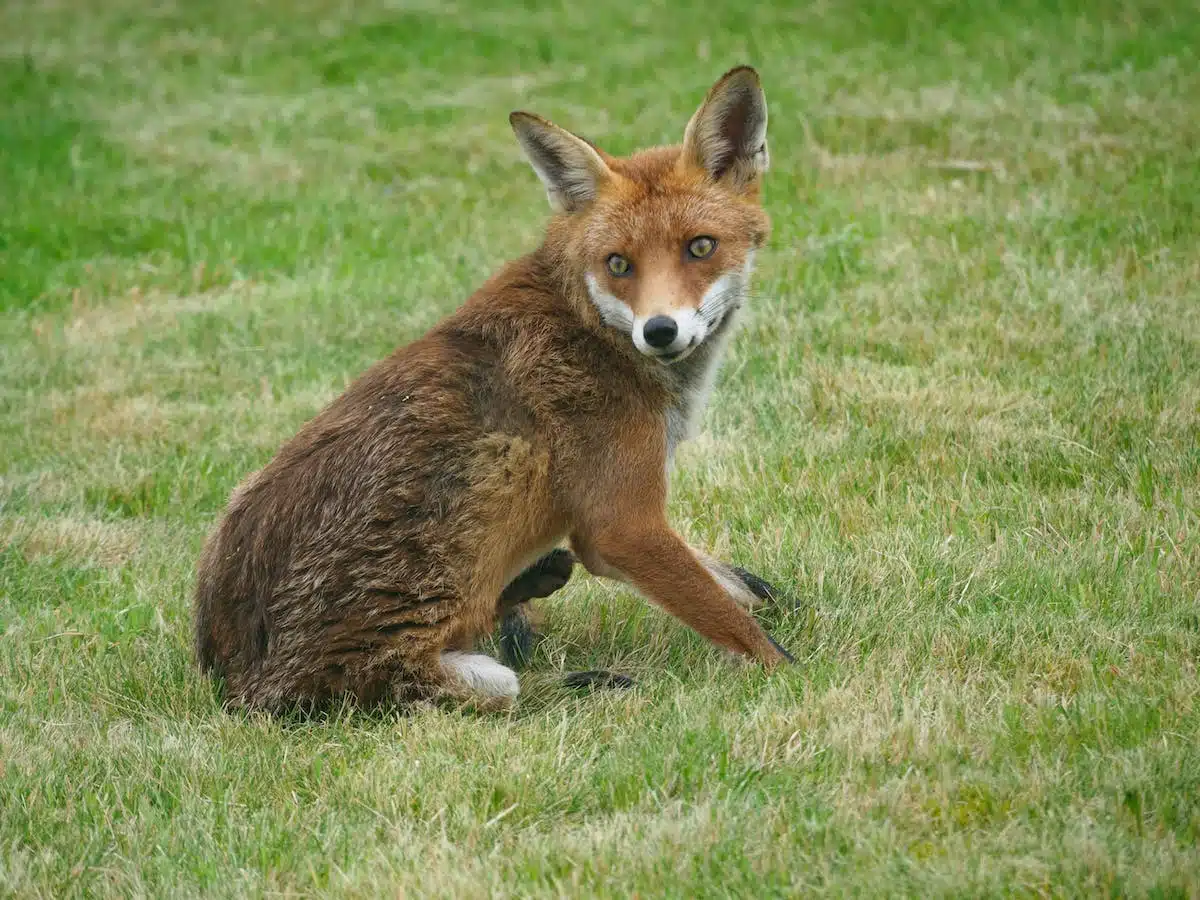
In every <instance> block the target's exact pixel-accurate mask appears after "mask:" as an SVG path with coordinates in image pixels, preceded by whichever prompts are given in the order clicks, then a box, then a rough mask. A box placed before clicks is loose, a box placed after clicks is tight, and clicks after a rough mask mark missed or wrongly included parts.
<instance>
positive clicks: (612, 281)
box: [510, 68, 770, 366]
mask: <svg viewBox="0 0 1200 900" xmlns="http://www.w3.org/2000/svg"><path fill="white" fill-rule="evenodd" d="M510 120H511V122H512V125H513V129H514V130H515V132H516V134H517V138H518V140H519V141H520V143H521V146H522V148H523V149H524V150H525V153H526V155H527V156H528V157H529V160H530V162H531V163H532V165H533V168H534V170H535V171H536V172H537V174H538V176H539V177H540V178H541V180H542V182H543V184H544V185H545V186H546V191H547V194H548V196H549V198H550V202H551V205H552V206H553V207H554V208H555V210H556V211H558V212H559V213H560V216H559V217H558V218H557V219H556V220H555V223H554V224H552V226H551V229H550V232H549V235H548V244H551V243H552V244H554V245H555V247H556V250H557V252H558V254H559V256H560V257H561V258H562V259H563V261H564V262H565V264H566V267H567V269H568V271H569V272H570V273H571V274H572V275H573V276H574V277H578V278H580V279H581V280H582V282H583V288H584V295H585V296H586V298H587V299H588V301H589V302H590V303H591V304H592V306H593V308H594V309H595V311H596V313H597V314H598V315H599V318H600V320H601V321H602V322H603V324H604V325H606V326H608V327H610V328H613V329H616V330H617V331H619V332H621V333H623V334H625V335H627V336H628V337H629V339H630V340H631V342H632V344H633V347H634V348H636V350H637V351H638V352H639V353H641V354H643V355H645V356H647V357H650V358H652V359H654V360H655V361H657V362H658V363H661V364H663V365H667V366H669V365H673V364H675V363H677V362H680V361H681V360H683V359H685V358H686V357H687V356H689V355H690V354H692V353H693V352H694V351H695V350H696V349H697V348H698V347H700V346H701V345H702V344H703V343H704V341H705V340H706V339H708V338H710V337H711V336H712V335H714V334H716V333H718V332H720V331H721V330H722V328H723V326H725V325H726V323H727V322H728V321H729V320H730V319H731V317H732V314H733V313H734V312H735V311H736V310H737V309H738V308H739V307H740V306H741V305H742V303H743V302H744V300H745V297H746V293H747V290H748V286H749V279H750V272H751V270H752V268H753V264H754V253H755V250H757V249H758V248H759V247H760V246H761V245H762V244H763V242H764V241H765V240H766V237H767V234H768V232H769V227H770V225H769V221H768V219H767V216H766V213H765V212H763V210H762V208H761V205H760V203H759V195H758V189H759V178H760V176H761V175H762V173H763V172H764V171H766V168H767V162H768V156H767V143H766V129H767V107H766V99H765V97H764V96H763V91H762V87H761V86H760V84H759V80H758V75H757V74H756V73H755V72H754V70H753V69H749V68H738V69H734V70H732V71H730V72H728V73H727V74H726V75H725V76H724V77H722V78H721V79H720V80H719V81H718V82H717V83H716V84H715V85H714V86H713V87H712V89H711V90H710V91H709V94H708V96H707V98H706V99H705V101H704V103H703V104H702V105H701V106H700V108H699V109H698V110H697V111H696V113H695V115H694V116H693V117H692V119H691V121H690V122H689V123H688V125H687V128H686V129H685V131H684V137H683V143H682V144H681V145H680V146H677V147H662V148H655V149H652V150H646V151H642V152H640V153H636V154H634V155H633V156H630V157H627V158H617V157H613V156H610V155H608V154H607V153H605V152H604V151H602V150H600V149H598V148H597V147H595V146H593V145H592V144H590V143H588V142H587V141H585V140H584V139H583V138H580V137H578V136H576V135H574V134H571V133H570V132H567V131H564V130H563V129H561V128H558V127H557V126H555V125H553V124H551V123H550V122H547V121H545V120H544V119H541V118H538V117H537V116H533V115H531V114H529V113H519V112H518V113H513V115H512V116H511V117H510Z"/></svg>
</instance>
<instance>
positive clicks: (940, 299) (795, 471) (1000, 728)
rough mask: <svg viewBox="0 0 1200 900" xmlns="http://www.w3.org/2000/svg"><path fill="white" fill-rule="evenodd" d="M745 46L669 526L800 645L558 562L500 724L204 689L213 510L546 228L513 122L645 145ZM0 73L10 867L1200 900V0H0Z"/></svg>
mask: <svg viewBox="0 0 1200 900" xmlns="http://www.w3.org/2000/svg"><path fill="white" fill-rule="evenodd" d="M741 62H748V63H752V64H754V65H756V66H757V67H758V68H759V69H760V71H761V73H762V77H763V82H764V86H765V88H766V92H767V98H768V102H769V104H770V109H771V125H770V137H771V156H772V165H773V168H772V171H771V172H770V173H769V176H768V178H767V181H766V186H765V198H766V205H767V208H768V210H769V212H770V214H771V216H772V219H773V222H774V231H773V235H772V238H771V241H770V244H769V247H768V249H767V250H766V251H764V252H763V253H762V254H760V265H759V276H758V279H757V283H756V297H755V300H754V302H753V310H752V313H751V315H750V316H749V317H748V322H747V324H746V325H745V326H744V327H743V329H742V330H741V332H740V333H739V335H738V337H737V338H736V339H735V341H734V342H733V345H732V349H731V352H730V356H729V359H728V362H727V365H726V367H725V368H724V370H723V373H722V376H721V379H720V381H719V385H718V388H717V391H716V394H715V396H714V401H713V404H712V406H711V408H710V409H709V412H708V414H707V416H706V418H705V422H704V430H703V434H702V435H701V436H700V437H698V438H697V439H696V440H695V441H694V442H693V443H692V444H690V445H687V446H686V447H685V448H684V449H683V450H682V452H681V456H680V459H679V465H678V468H677V470H676V472H675V474H674V476H673V482H672V496H671V514H672V518H673V521H674V522H675V524H676V525H677V526H678V528H679V529H680V530H681V531H682V532H683V533H684V534H685V535H687V536H688V538H689V539H690V540H692V541H693V542H694V543H697V544H700V545H704V546H707V547H709V548H712V549H713V550H715V551H717V552H718V553H719V554H720V555H721V556H723V557H725V558H728V559H732V560H734V561H735V562H737V563H739V564H741V565H744V566H746V567H748V568H750V569H752V570H754V571H756V572H758V573H760V574H762V575H764V576H766V577H768V578H770V579H771V580H772V581H775V582H777V583H779V584H781V585H784V586H786V588H787V590H788V592H789V594H790V596H791V599H792V602H790V603H785V604H780V605H779V606H777V607H774V608H771V609H768V610H767V611H765V612H764V613H763V618H764V621H765V622H767V623H768V624H769V627H770V628H771V630H772V632H773V633H774V634H775V636H776V637H777V638H778V639H779V640H780V642H781V643H783V644H784V645H785V646H786V647H787V648H788V649H790V650H791V652H792V653H793V654H794V655H795V656H796V660H797V662H796V665H795V666H792V667H789V668H787V669H786V670H780V671H778V672H777V673H776V674H774V675H771V676H769V677H768V676H765V675H764V674H763V673H762V672H761V671H759V670H758V669H757V668H755V667H753V666H739V665H735V664H733V663H731V662H730V661H728V660H727V659H725V658H724V657H723V656H722V655H721V654H719V653H717V652H716V651H714V650H713V649H712V648H711V647H710V646H708V645H707V644H705V643H704V642H703V641H702V640H701V639H699V638H698V637H696V636H695V635H693V634H691V633H689V632H687V631H686V630H685V629H683V627H682V626H680V625H679V624H678V623H676V622H675V620H673V619H671V618H670V617H668V616H667V615H665V614H663V613H661V612H659V611H658V610H656V609H653V608H650V607H648V606H647V605H646V604H645V603H644V602H643V601H641V600H640V599H639V598H637V597H636V596H634V595H633V594H632V593H630V592H629V591H627V590H625V589H622V588H618V587H615V586H613V585H611V584H608V583H605V582H600V581H597V580H595V579H590V578H588V577H586V576H584V575H583V574H582V573H579V574H577V575H576V578H575V579H574V580H573V581H572V583H571V585H570V586H569V587H568V588H567V589H566V590H564V591H563V592H561V593H560V594H559V595H557V596H556V597H554V598H552V600H550V601H549V602H547V603H546V606H545V608H546V618H547V637H546V639H545V640H544V641H543V642H542V643H541V644H540V645H539V649H538V651H537V654H536V656H535V659H534V661H533V663H532V666H531V668H530V669H529V670H528V671H527V672H526V673H524V674H523V676H522V682H523V692H522V695H521V698H520V700H519V702H518V704H517V705H516V707H515V708H514V709H513V710H512V711H511V712H510V713H507V714H500V715H480V714H474V713H471V712H468V711H462V710H453V709H435V710H425V711H421V712H418V713H416V714H413V715H409V716H404V715H401V714H395V713H372V714H367V713H363V712H356V711H353V710H343V711H341V712H338V713H337V714H335V715H331V716H329V717H327V718H324V719H321V720H315V721H314V720H309V721H278V720H273V719H269V718H263V717H257V716H251V717H246V716H241V715H236V714H231V713H227V712H224V711H223V710H222V708H221V705H220V697H219V695H218V693H217V691H216V690H215V689H214V687H213V686H212V685H210V684H209V683H208V682H207V681H206V680H205V679H203V678H202V677H201V676H200V674H199V673H198V671H197V670H196V668H195V666H194V661H193V656H192V653H191V643H190V641H191V638H190V627H191V626H190V612H189V605H190V591H191V586H192V583H193V578H194V565H195V561H196V558H197V555H198V553H199V550H200V547H201V544H202V542H203V540H204V537H205V535H206V534H207V532H208V530H209V529H210V528H211V527H212V525H213V524H214V521H215V518H216V516H217V515H218V514H219V513H220V511H221V509H222V507H223V505H224V503H225V500H226V498H227V497H228V494H229V492H230V490H231V489H232V488H233V486H234V485H235V484H236V483H237V482H238V481H239V480H240V479H241V478H242V477H243V476H244V475H245V474H247V473H248V472H250V471H251V470H253V469H255V468H256V467H258V466H260V465H262V464H263V463H265V462H266V461H267V460H268V459H269V458H270V457H271V455H272V454H273V452H274V451H275V449H276V448H277V447H278V446H279V444H280V443H281V442H282V441H283V440H285V439H286V438H288V437H289V436H291V435H292V434H293V433H294V432H295V431H296V430H297V429H298V428H299V426H300V425H301V424H302V423H303V422H305V421H306V420H307V419H308V418H310V417H311V416H312V415H314V414H315V413H316V412H317V410H318V409H320V407H321V406H322V405H323V404H325V403H326V402H328V401H329V400H331V399H332V398H333V397H335V396H336V395H337V394H338V393H339V392H340V391H341V390H342V389H343V388H344V387H345V385H346V384H347V383H348V381H349V380H350V379H352V378H353V377H355V376H356V375H357V374H358V373H359V372H361V371H362V370H363V369H365V368H366V367H367V366H368V365H369V364H371V363H372V362H373V361H375V360H376V359H378V358H380V357H381V356H383V355H385V354H387V353H388V352H389V351H390V350H391V349H392V348H393V347H394V346H396V345H397V344H400V343H403V342H406V341H408V340H411V339H413V338H415V337H416V336H418V335H419V334H421V333H422V332H423V331H424V330H425V329H426V328H428V327H429V326H430V325H432V324H433V323H434V322H435V321H437V320H438V319H439V318H440V317H441V316H443V315H445V314H446V313H448V312H449V311H450V310H452V309H453V308H454V307H455V306H456V305H457V304H458V303H460V302H461V301H462V300H463V299H465V297H466V296H467V295H468V293H469V292H470V291H471V290H472V289H473V288H474V287H475V286H477V285H478V284H479V283H480V282H482V280H483V279H484V278H485V277H486V276H487V275H488V274H489V273H490V272H491V271H492V270H493V269H494V268H495V267H496V266H498V265H499V264H500V263H501V262H503V261H504V260H506V259H509V258H511V257H513V256H515V255H517V254H519V253H521V252H524V251H525V250H527V249H529V248H531V247H532V246H533V245H534V244H535V243H536V242H537V241H538V240H539V236H540V233H541V229H542V228H543V227H544V224H545V221H546V213H547V209H546V204H545V197H544V194H543V191H542V189H541V188H540V186H539V185H538V183H537V180H536V178H535V176H534V174H533V173H532V171H531V170H530V169H529V168H528V166H527V165H526V163H525V162H524V161H523V159H522V158H521V156H520V153H519V150H518V147H517V145H516V142H515V140H514V139H513V137H512V134H511V132H510V130H509V125H508V121H507V116H508V113H509V111H510V110H511V109H514V108H529V109H532V110H534V111H536V112H539V113H542V114H544V115H546V116H549V117H550V118H553V119H555V120H556V121H558V122H559V123H560V124H563V125H564V126H566V127H570V128H574V129H576V130H578V131H580V132H581V133H583V134H585V135H587V136H588V137H589V138H591V139H593V140H595V141H596V142H598V143H600V144H601V145H602V146H604V147H605V148H606V149H608V150H610V151H611V152H615V153H624V152H628V151H631V150H633V149H636V148H637V147H639V146H644V145H648V144H653V143H659V142H666V141H677V140H678V139H679V138H680V137H681V135H682V129H683V126H684V124H685V123H686V121H687V117H688V116H689V115H690V114H691V112H692V111H693V109H694V108H695V106H696V105H697V104H698V102H699V101H700V99H701V98H702V97H703V94H704V91H705V90H706V89H707V88H708V86H709V85H710V84H711V82H712V81H713V80H714V79H715V78H716V77H717V76H718V75H719V74H720V73H721V72H723V71H724V70H725V69H726V68H728V67H729V66H731V65H733V64H737V63H741ZM0 97H2V98H3V99H2V100H0V895H4V896H8V895H10V894H11V895H14V896H21V897H26V896H28V897H56V898H57V897H72V896H103V895H113V896H152V897H164V896H184V895H197V894H206V895H212V896H225V897H245V896H262V895H276V894H283V895H289V896H299V895H348V896H360V897H375V896H454V897H491V896H503V895H513V896H518V895H519V896H605V897H628V896H634V895H637V896H641V897H658V896H671V897H688V898H691V897H739V896H745V897H749V896H754V897H784V896H795V895H798V894H800V895H809V894H831V895H856V896H876V895H881V894H901V895H912V896H921V897H929V896H939V895H958V896H982V895H1009V894H1024V895H1055V896H1058V895H1126V896H1129V895H1133V896H1151V895H1153V896H1180V897H1185V896H1192V897H1196V896H1200V849H1198V848H1200V675H1198V674H1197V661H1198V660H1200V512H1198V510H1200V240H1198V238H1200V149H1198V148H1200V6H1197V4H1196V3H1194V2H1188V3H1170V2H1160V3H1142V4H1137V3H1117V2H1112V0H1100V2H1098V3H1083V2H1071V3H1067V4H1055V3H1050V2H1033V0H1014V2H1000V0H985V2H981V3H974V4H952V3H945V2H941V0H934V2H928V0H925V2H917V0H900V2H897V3H895V4H892V5H890V6H886V7H885V5H883V4H868V3H845V4H832V3H820V4H812V5H807V4H800V3H794V2H789V0H774V2H760V3H753V4H750V3H746V4H744V5H743V6H741V7H738V6H735V5H733V4H722V3H719V2H716V3H711V4H706V5H702V6H696V7H695V8H692V9H687V8H686V7H685V6H683V5H680V4H665V3H654V2H644V0H642V2H635V0H628V2H626V0H617V2H607V0H606V2H597V3H592V4H579V3H560V4H550V5H543V4H532V3H527V4H524V5H520V6H514V7H513V8H512V9H508V10H501V9H499V8H498V7H496V6H495V5H494V4H489V3H485V2H482V0H458V2H454V3H443V2H440V0H417V2H414V3H402V4H396V3H386V2H364V3H356V4H348V3H334V2H326V0H304V2H298V3H284V2H282V0H271V2H265V3H252V2H230V0H220V2H211V3H185V2H182V0H175V2H166V3H161V4H152V3H149V2H143V3H134V2H129V0H109V2H105V3H100V2H82V0H78V2H75V0H60V2H49V0H39V2H29V0H9V2H6V3H4V4H3V7H2V8H0ZM594 667H604V668H611V669H616V670H619V671H621V672H625V673H627V674H629V675H631V676H633V677H634V678H635V679H636V681H637V684H636V687H635V688H634V689H633V690H630V691H625V692H611V693H602V694H595V695H591V696H579V695H577V694H574V693H571V692H570V691H568V690H567V689H566V688H564V687H563V686H562V685H561V677H562V674H563V673H564V672H566V671H571V670H575V669H583V668H594Z"/></svg>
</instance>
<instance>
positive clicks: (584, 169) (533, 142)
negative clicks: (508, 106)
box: [508, 112, 612, 213]
mask: <svg viewBox="0 0 1200 900" xmlns="http://www.w3.org/2000/svg"><path fill="white" fill-rule="evenodd" d="M508 121H509V123H510V124H511V125H512V127H513V131H514V132H516V135H517V140H518V141H520V142H521V149H522V150H524V151H525V156H526V157H527V158H528V159H529V162H530V164H531V165H532V166H533V170H534V171H535V172H537V174H538V178H540V179H542V184H544V185H545V186H546V195H547V196H548V197H549V198H550V205H551V206H552V207H554V209H555V211H557V212H567V213H570V212H575V211H576V210H579V209H582V208H583V207H584V206H587V205H588V204H589V203H591V202H592V201H593V200H595V199H596V194H597V192H598V191H599V189H600V184H601V182H603V181H604V179H606V178H608V177H609V176H610V175H611V174H612V172H611V171H610V170H609V168H608V166H607V165H605V163H604V160H603V159H601V158H600V154H599V153H597V152H596V148H595V147H593V146H592V145H591V144H589V143H588V142H587V141H585V140H584V139H583V138H581V137H576V136H575V135H573V134H571V132H569V131H564V130H563V129H561V128H559V127H558V126H557V125H555V124H553V123H552V122H547V121H546V120H545V119H543V118H541V117H540V116H535V115H533V114H532V113H527V112H515V113H513V114H512V115H510V116H509V117H508Z"/></svg>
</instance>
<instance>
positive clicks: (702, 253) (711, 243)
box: [687, 236, 717, 259]
mask: <svg viewBox="0 0 1200 900" xmlns="http://www.w3.org/2000/svg"><path fill="white" fill-rule="evenodd" d="M716 249H717V239H716V238H710V237H707V236H701V237H694V238H692V239H691V240H690V241H688V245H687V252H688V256H690V257H691V258H692V259H708V258H709V257H710V256H712V255H713V251H714V250H716Z"/></svg>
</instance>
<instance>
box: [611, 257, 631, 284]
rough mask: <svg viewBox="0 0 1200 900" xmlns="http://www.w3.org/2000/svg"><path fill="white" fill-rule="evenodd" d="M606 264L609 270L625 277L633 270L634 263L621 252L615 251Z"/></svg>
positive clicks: (615, 274)
mask: <svg viewBox="0 0 1200 900" xmlns="http://www.w3.org/2000/svg"><path fill="white" fill-rule="evenodd" d="M606 265H607V266H608V271H609V272H610V273H612V275H614V276H615V277H617V278H624V277H625V276H626V275H628V274H629V273H630V272H632V271H633V264H632V263H631V262H630V261H629V260H627V259H626V258H625V257H623V256H622V255H621V254H620V253H614V254H612V255H611V256H609V258H608V262H607V263H606Z"/></svg>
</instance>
